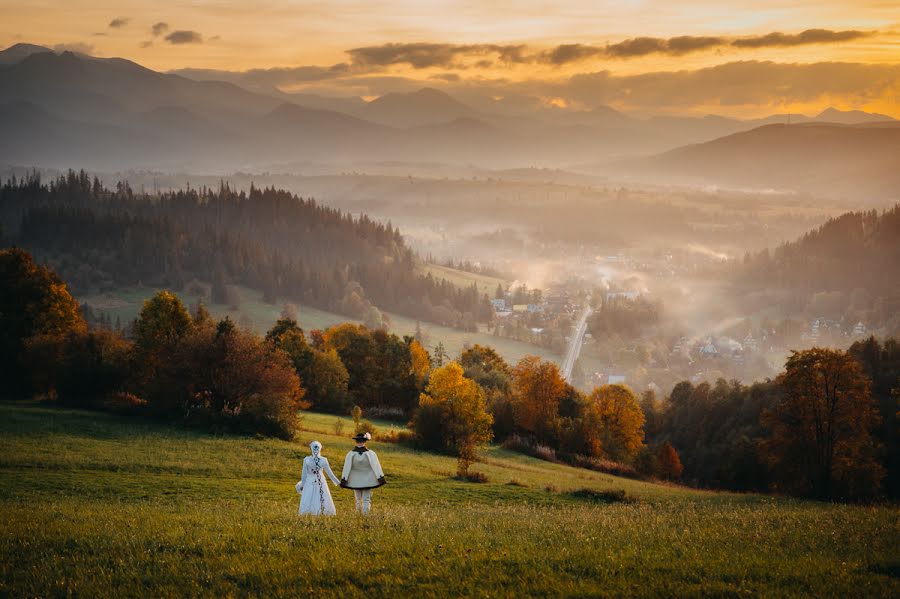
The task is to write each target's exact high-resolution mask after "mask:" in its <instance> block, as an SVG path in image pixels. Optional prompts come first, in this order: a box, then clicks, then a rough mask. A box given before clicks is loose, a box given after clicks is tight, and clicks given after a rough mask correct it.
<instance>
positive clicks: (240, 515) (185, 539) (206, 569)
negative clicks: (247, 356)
mask: <svg viewBox="0 0 900 599" xmlns="http://www.w3.org/2000/svg"><path fill="white" fill-rule="evenodd" d="M336 420H337V419H336V418H335V417H334V416H325V415H316V414H308V415H306V416H305V420H304V428H305V430H304V431H303V433H302V435H301V438H300V439H299V440H298V441H297V442H294V443H290V442H283V441H271V440H256V439H248V438H237V437H214V436H209V435H200V434H196V433H190V432H185V431H181V430H177V429H171V428H166V427H160V426H156V425H153V424H149V423H143V422H140V421H135V420H127V419H123V418H120V417H116V416H110V415H103V414H96V413H88V412H80V411H72V410H62V409H58V408H52V407H46V406H44V405H41V404H33V403H25V404H9V403H4V404H0V456H3V457H2V461H0V506H2V510H3V513H4V515H5V517H4V518H3V519H2V520H0V592H2V593H3V594H9V595H16V596H22V595H39V596H43V595H51V594H67V593H68V594H79V595H118V596H122V595H138V594H140V595H146V594H150V595H175V594H177V595H218V596H221V595H247V594H252V595H268V596H272V595H276V596H297V595H299V594H310V593H311V594H313V595H336V594H340V595H342V596H350V597H357V596H359V597H362V596H367V597H388V596H398V595H411V594H416V595H418V596H425V595H483V594H485V593H494V594H500V595H508V594H517V595H594V594H610V595H616V596H659V595H666V596H669V595H689V594H716V595H722V594H725V595H729V594H736V593H739V592H740V593H749V594H763V595H776V594H777V595H781V596H790V595H816V596H823V597H825V596H848V595H853V594H856V593H858V592H859V589H865V593H866V595H867V596H870V597H878V596H884V597H888V596H892V595H893V596H896V595H897V593H898V592H900V580H898V579H897V578H896V575H895V574H893V573H895V572H896V561H892V560H895V559H896V555H897V553H898V549H900V547H898V539H900V519H898V518H897V517H896V516H897V513H896V509H895V508H888V507H868V508H864V507H853V506H838V505H825V504H817V503H802V502H797V501H787V500H779V499H771V498H761V497H756V496H736V495H725V494H717V493H705V492H697V491H688V490H683V489H679V488H673V487H667V486H658V485H651V484H647V483H641V482H634V481H627V480H622V479H617V478H615V477H611V476H607V475H603V474H598V473H592V472H586V471H579V470H575V469H572V468H568V467H562V466H557V465H554V464H549V463H546V462H540V461H537V460H534V459H531V458H526V457H522V456H518V455H515V454H510V453H508V452H505V451H500V450H497V449H493V450H491V451H489V452H487V453H486V455H485V461H484V462H483V463H480V464H478V465H477V469H478V470H480V471H482V472H484V473H485V474H487V476H488V478H489V482H488V483H485V484H472V483H463V482H458V481H455V480H453V479H452V478H450V477H449V473H450V472H451V471H452V470H453V466H454V463H453V460H451V459H450V458H446V457H442V456H436V455H431V454H423V453H417V452H414V451H411V450H409V449H405V448H403V447H398V446H394V445H390V444H385V443H374V444H373V449H375V450H376V451H378V453H379V457H380V459H381V462H382V464H383V465H384V467H385V471H386V473H387V478H388V485H387V486H386V487H384V488H382V489H379V490H377V491H376V492H375V499H374V502H373V514H372V515H371V516H370V517H368V518H366V519H365V520H361V519H360V518H359V517H358V516H355V515H354V514H353V511H352V497H351V495H350V493H349V492H347V491H342V490H337V489H334V490H333V491H332V494H333V495H334V496H335V499H336V504H337V508H338V516H337V517H335V518H330V519H325V520H321V521H319V520H313V519H309V518H300V517H298V516H297V515H296V509H297V504H298V499H297V495H296V494H295V492H294V488H293V485H294V483H295V482H296V479H297V472H298V470H299V466H300V460H301V459H302V457H303V456H304V455H306V453H307V450H306V444H307V443H308V442H309V441H310V440H312V439H314V438H315V439H318V440H320V441H321V442H323V443H324V446H325V451H324V453H325V455H326V456H328V457H329V458H330V459H331V462H332V464H333V465H336V466H338V467H339V466H340V464H341V462H342V457H343V454H344V452H345V451H347V450H348V449H349V447H350V445H351V442H350V441H349V439H347V437H348V435H349V432H348V431H349V430H350V425H351V423H350V421H349V420H348V419H346V418H343V419H340V421H341V423H342V427H343V432H341V433H340V434H337V435H336V434H335V430H334V429H335V426H336V422H335V421H336ZM381 426H385V425H384V424H381ZM548 485H552V487H551V488H550V489H549V490H548V489H547V486H548ZM578 489H592V490H594V491H598V492H601V491H605V490H621V489H624V490H625V492H626V494H627V496H629V497H630V498H631V501H630V502H626V503H621V502H619V503H615V502H614V503H605V502H603V501H594V500H591V499H589V498H586V497H585V494H584V493H582V494H580V495H579V494H574V495H573V494H570V493H569V491H572V490H578ZM835 537H837V538H840V540H841V542H840V543H835V542H834V538H835Z"/></svg>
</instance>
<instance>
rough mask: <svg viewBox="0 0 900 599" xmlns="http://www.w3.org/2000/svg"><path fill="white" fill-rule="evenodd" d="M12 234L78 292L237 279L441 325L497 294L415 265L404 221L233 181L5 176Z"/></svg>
mask: <svg viewBox="0 0 900 599" xmlns="http://www.w3.org/2000/svg"><path fill="white" fill-rule="evenodd" d="M0 226H2V229H0V234H2V236H3V239H2V242H3V244H4V245H9V244H16V245H19V246H22V247H24V248H27V249H29V250H31V251H33V252H34V253H36V254H37V255H38V256H40V257H41V258H42V259H43V260H46V261H48V262H50V263H51V264H53V266H54V267H55V268H56V269H57V270H58V272H59V273H60V274H61V275H62V276H63V278H65V279H66V280H67V281H69V282H70V284H71V286H72V287H73V289H74V290H75V291H76V292H78V293H80V292H90V291H104V290H108V289H112V288H115V287H120V286H125V285H136V284H143V285H152V286H162V287H168V288H171V289H174V290H179V289H181V288H182V287H184V285H185V284H187V283H188V282H190V281H192V280H195V279H196V280H198V281H203V282H210V283H212V293H213V296H214V297H213V299H214V300H215V301H217V302H227V301H228V298H227V296H228V294H229V285H233V284H239V285H245V286H248V287H252V288H255V289H259V290H262V292H263V294H264V297H265V298H266V299H267V300H268V301H271V302H276V301H281V300H290V301H297V302H302V303H305V304H310V305H313V306H317V307H320V308H323V309H327V310H332V311H336V312H340V313H342V314H345V315H348V316H351V317H355V318H364V317H366V315H367V313H368V312H369V311H370V310H371V307H372V306H373V305H374V306H377V307H378V308H381V309H384V310H391V311H396V312H399V313H402V314H405V315H408V316H412V317H416V318H421V319H423V320H429V321H432V322H437V323H440V324H444V325H450V326H460V327H466V328H472V327H473V326H474V324H475V322H477V321H480V320H484V319H487V318H489V317H490V314H491V311H490V303H489V301H488V298H487V297H486V296H483V295H481V296H479V294H478V292H477V291H476V290H475V289H474V288H472V289H460V288H458V287H456V286H454V285H452V284H451V283H449V282H446V281H443V280H435V279H434V278H432V277H431V276H430V275H421V274H418V273H416V272H415V270H414V265H415V260H416V257H415V255H414V254H413V252H412V251H411V250H410V249H409V248H408V247H406V245H405V243H404V241H403V238H402V236H401V235H400V233H399V231H398V230H396V229H394V228H393V227H392V226H391V225H390V224H382V223H378V222H376V221H373V220H372V219H370V218H368V217H367V216H365V215H361V216H359V217H353V216H352V215H350V214H348V213H344V212H341V211H339V210H335V209H332V208H328V207H325V206H322V205H320V204H318V203H316V202H315V201H314V200H311V199H302V198H299V197H297V196H295V195H293V194H291V193H289V192H287V191H283V190H277V189H274V188H267V189H258V188H254V187H251V189H250V191H249V193H248V192H244V191H236V190H234V189H231V188H229V187H228V186H227V185H224V184H223V185H221V186H220V187H219V189H215V190H213V189H207V188H202V189H190V188H189V189H184V190H179V191H174V192H166V193H161V194H152V195H151V194H146V193H137V192H135V191H134V190H132V189H131V188H130V187H129V186H128V185H127V183H120V184H119V185H118V186H117V189H115V190H111V189H107V188H105V187H104V186H103V185H102V184H101V183H100V182H99V181H98V180H97V179H96V178H95V179H91V178H90V177H89V176H88V175H87V174H85V173H84V172H80V173H76V172H72V171H70V172H69V173H68V174H67V175H65V176H60V177H59V178H57V179H55V180H53V181H50V182H49V183H45V182H42V181H41V180H40V178H39V177H38V176H37V175H33V176H31V177H28V178H25V179H20V180H16V179H15V178H13V179H10V180H8V181H6V182H5V183H4V184H3V186H2V188H0Z"/></svg>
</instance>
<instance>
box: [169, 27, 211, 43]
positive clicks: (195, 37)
mask: <svg viewBox="0 0 900 599" xmlns="http://www.w3.org/2000/svg"><path fill="white" fill-rule="evenodd" d="M164 39H165V40H166V41H167V42H169V43H170V44H202V43H203V36H202V35H200V33H199V32H197V31H191V30H187V29H177V30H175V31H173V32H172V33H170V34H169V35H167V36H166V37H165V38H164Z"/></svg>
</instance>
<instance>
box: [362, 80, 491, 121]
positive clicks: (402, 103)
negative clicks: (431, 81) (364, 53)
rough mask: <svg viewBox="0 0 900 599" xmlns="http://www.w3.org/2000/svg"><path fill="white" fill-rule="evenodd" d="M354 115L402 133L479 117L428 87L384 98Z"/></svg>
mask: <svg viewBox="0 0 900 599" xmlns="http://www.w3.org/2000/svg"><path fill="white" fill-rule="evenodd" d="M356 114H357V115H358V116H361V117H363V118H365V119H368V120H370V121H373V122H375V123H381V124H382V125H390V126H392V127H401V128H404V129H405V128H408V127H416V126H419V125H435V124H438V123H446V122H449V121H455V120H457V119H463V118H466V117H476V116H477V115H478V113H477V112H476V111H475V109H473V108H471V107H469V106H466V105H465V104H463V103H462V102H460V101H458V100H456V99H454V98H453V97H452V96H450V95H449V94H447V93H444V92H442V91H438V90H436V89H433V88H430V87H423V88H422V89H420V90H418V91H415V92H410V93H393V94H385V95H383V96H381V97H380V98H377V99H375V100H372V101H371V102H368V103H366V104H365V105H363V106H362V107H361V108H360V109H359V110H358V112H357V113H356Z"/></svg>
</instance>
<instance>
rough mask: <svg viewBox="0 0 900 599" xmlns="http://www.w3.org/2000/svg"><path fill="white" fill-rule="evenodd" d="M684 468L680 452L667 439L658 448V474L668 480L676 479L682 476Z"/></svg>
mask: <svg viewBox="0 0 900 599" xmlns="http://www.w3.org/2000/svg"><path fill="white" fill-rule="evenodd" d="M683 470H684V468H683V467H682V465H681V459H680V458H679V457H678V452H677V451H675V448H674V447H672V444H671V443H669V442H668V441H666V442H665V443H663V444H662V445H660V446H659V449H658V450H656V474H657V476H659V477H660V478H664V479H666V480H676V479H678V478H681V473H682V471H683Z"/></svg>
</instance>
